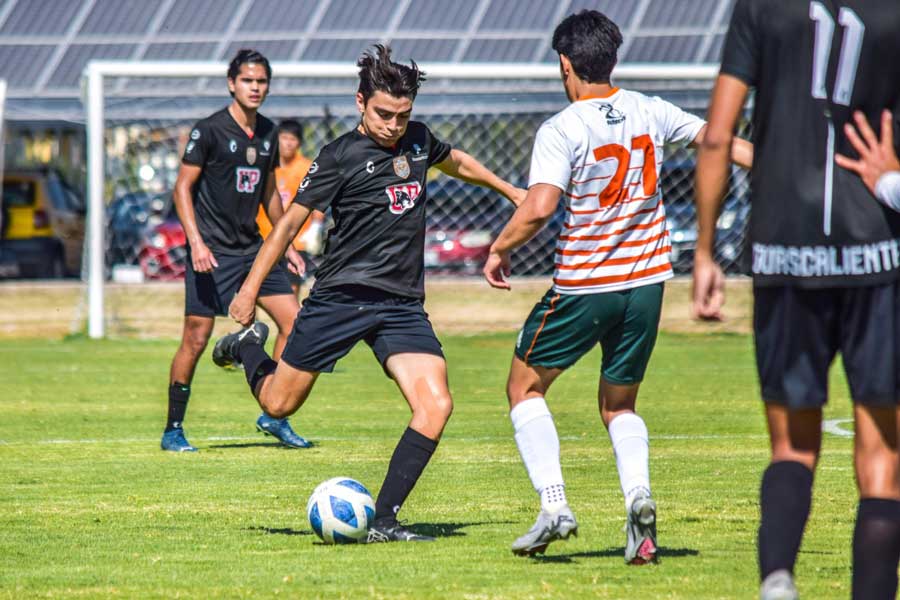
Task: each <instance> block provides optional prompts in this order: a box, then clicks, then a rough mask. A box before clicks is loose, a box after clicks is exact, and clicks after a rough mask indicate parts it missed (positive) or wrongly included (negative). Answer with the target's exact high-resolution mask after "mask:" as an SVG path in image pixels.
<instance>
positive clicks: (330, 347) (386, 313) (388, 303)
mask: <svg viewBox="0 0 900 600" xmlns="http://www.w3.org/2000/svg"><path fill="white" fill-rule="evenodd" d="M360 340H362V341H364V342H365V343H367V344H368V345H369V347H371V348H372V351H373V352H374V353H375V357H376V358H377V359H378V362H379V363H381V366H382V368H385V363H386V362H387V359H388V358H390V357H391V356H392V355H394V354H401V353H406V352H411V353H417V354H433V355H435V356H440V357H442V358H443V356H444V353H443V351H442V350H441V343H440V342H439V341H438V339H437V336H435V334H434V329H432V327H431V322H430V321H429V320H428V314H427V313H426V312H425V308H424V307H423V306H422V301H421V300H418V299H416V298H408V297H404V296H397V295H395V294H391V293H389V292H384V291H381V290H377V289H375V288H371V287H366V286H339V287H334V288H326V289H321V290H320V289H316V288H313V291H312V292H311V293H310V295H309V297H307V298H306V300H304V301H303V307H302V308H301V309H300V314H299V315H298V316H297V320H296V321H294V329H293V330H292V331H291V335H290V336H289V337H288V341H287V345H286V346H285V348H284V351H283V352H282V354H281V360H283V361H284V362H286V363H287V364H289V365H290V366H292V367H294V368H295V369H302V370H304V371H315V372H322V373H330V372H331V371H333V370H334V365H335V363H337V361H338V360H339V359H341V358H343V357H344V356H346V355H347V353H348V352H350V350H351V349H352V348H353V346H355V345H356V343H357V342H358V341H360ZM385 373H387V371H386V370H385Z"/></svg>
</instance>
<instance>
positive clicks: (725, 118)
mask: <svg viewBox="0 0 900 600" xmlns="http://www.w3.org/2000/svg"><path fill="white" fill-rule="evenodd" d="M747 90H748V88H747V85H746V84H745V83H744V82H743V81H741V80H739V79H737V78H736V77H732V76H730V75H720V76H719V78H718V79H717V80H716V85H715V88H714V89H713V93H712V102H711V103H710V107H709V119H708V123H707V125H706V127H705V131H704V134H703V136H702V140H701V142H700V144H699V148H698V151H697V169H696V175H695V189H696V192H695V195H694V201H695V202H696V205H697V247H696V250H695V251H694V272H693V280H694V281H693V283H694V300H693V313H694V316H695V317H697V318H700V319H710V320H718V319H721V318H722V305H723V304H724V303H725V277H724V275H723V273H722V269H721V268H720V267H719V266H718V265H717V264H716V262H715V258H714V253H713V244H714V243H715V237H716V220H717V219H718V215H719V208H720V206H721V203H722V198H723V196H724V195H725V189H726V186H727V185H728V175H729V170H728V164H729V162H730V160H731V159H732V154H733V142H734V133H733V132H734V128H735V125H736V124H737V120H738V117H739V116H740V114H741V110H742V108H743V106H744V100H745V99H746V97H747ZM751 160H752V158H751Z"/></svg>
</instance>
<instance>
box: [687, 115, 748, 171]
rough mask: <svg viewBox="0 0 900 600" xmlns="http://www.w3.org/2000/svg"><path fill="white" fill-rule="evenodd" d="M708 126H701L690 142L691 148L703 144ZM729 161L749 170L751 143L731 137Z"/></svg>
mask: <svg viewBox="0 0 900 600" xmlns="http://www.w3.org/2000/svg"><path fill="white" fill-rule="evenodd" d="M708 126H709V125H704V126H703V129H701V130H700V133H698V134H697V137H695V138H694V141H693V142H691V144H690V146H691V148H699V147H700V145H701V144H703V139H704V137H705V136H706V128H707V127H708ZM731 162H733V163H734V164H736V165H737V166H739V167H742V168H744V169H748V170H749V169H750V167H752V166H753V144H751V143H750V142H748V141H747V140H745V139H743V138H739V137H735V138H733V139H732V140H731Z"/></svg>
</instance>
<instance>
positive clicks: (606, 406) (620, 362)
mask: <svg viewBox="0 0 900 600" xmlns="http://www.w3.org/2000/svg"><path fill="white" fill-rule="evenodd" d="M621 43H622V35H621V33H620V32H619V28H618V27H617V26H616V24H615V23H613V22H612V21H611V20H609V19H608V18H607V17H606V16H605V15H603V14H601V13H599V12H597V11H582V12H580V13H578V14H574V15H570V16H569V17H567V18H566V19H564V20H563V21H562V22H561V23H560V24H559V26H558V27H557V28H556V31H555V32H554V34H553V49H554V50H556V51H557V52H558V53H559V61H560V74H561V76H562V80H563V86H564V87H565V90H566V96H567V97H568V98H569V100H570V101H571V102H572V104H570V105H569V106H568V107H567V108H565V109H564V110H563V111H561V112H560V113H558V114H556V115H555V116H553V117H552V118H550V119H548V120H547V121H546V122H544V124H543V125H542V126H541V128H540V130H539V131H538V133H537V137H536V139H535V144H534V152H533V155H532V161H531V174H530V181H529V188H528V196H527V197H526V200H525V202H524V203H523V204H522V205H521V206H520V207H519V208H518V209H517V210H516V212H515V214H514V215H513V217H512V219H511V220H510V222H509V223H508V224H507V225H506V227H505V228H504V230H503V231H502V232H501V233H500V236H499V237H498V238H497V240H496V241H495V242H494V244H493V245H492V247H491V253H490V255H489V257H488V260H487V264H485V267H484V274H485V277H486V278H487V280H488V282H489V283H490V284H491V285H492V286H494V287H497V288H501V289H508V288H509V283H508V282H507V281H506V279H505V278H506V276H508V275H509V270H510V262H509V256H510V253H511V252H512V251H513V250H514V249H515V248H517V247H519V246H521V245H522V244H524V243H525V242H526V241H528V240H529V239H531V237H532V236H533V235H534V234H536V233H537V232H538V230H540V228H541V227H543V226H544V225H545V224H546V223H547V221H548V220H549V219H550V218H551V216H552V215H553V213H554V212H555V211H556V208H557V206H558V204H559V201H560V199H561V198H562V199H564V200H565V206H566V220H565V223H564V225H563V230H562V232H561V233H560V237H559V242H558V243H557V248H556V271H555V273H554V277H553V287H552V288H551V289H550V290H549V291H548V292H547V294H546V295H545V296H544V298H543V299H542V300H541V301H540V302H539V303H538V304H537V305H536V306H535V307H534V309H533V310H532V312H531V314H530V315H529V316H528V319H527V320H526V322H525V325H524V326H523V328H522V331H521V333H520V334H519V339H518V341H517V343H516V350H515V356H514V358H513V364H512V367H511V369H510V374H509V380H508V383H507V395H508V397H509V404H510V417H511V419H512V422H513V428H514V430H515V439H516V444H517V445H518V447H519V452H520V453H521V455H522V459H523V461H524V462H525V466H526V469H527V470H528V474H529V477H530V478H531V481H532V483H533V484H534V487H535V490H536V491H537V492H538V494H539V495H540V498H541V512H540V513H539V515H538V518H537V521H536V522H535V524H534V526H533V527H532V528H531V530H529V531H528V532H527V533H525V535H523V536H521V537H520V538H519V539H517V540H516V541H515V542H514V543H513V546H512V550H513V552H515V553H516V554H524V555H531V554H534V553H536V552H543V551H544V550H545V549H546V548H547V545H548V544H549V543H550V542H553V541H554V540H557V539H565V538H567V537H568V536H569V535H572V534H574V533H576V532H577V524H576V522H575V516H574V515H573V514H572V511H571V510H570V509H569V506H568V503H567V501H566V495H565V484H564V481H563V477H562V470H561V467H560V459H559V437H558V434H557V432H556V427H555V425H554V424H553V417H552V415H551V414H550V411H549V409H548V408H547V404H546V402H545V400H544V396H545V394H546V393H547V391H548V390H549V388H550V386H551V384H552V383H553V381H554V380H555V379H556V378H557V377H558V376H559V375H560V374H561V373H562V372H563V371H564V370H565V369H566V368H568V367H570V366H572V365H573V364H575V362H576V361H577V360H578V359H579V358H581V356H583V355H584V354H586V353H587V352H589V351H590V350H591V349H592V348H593V347H594V346H596V345H597V344H598V343H599V344H600V345H601V346H602V348H603V361H602V374H601V379H600V390H599V400H600V415H601V417H602V419H603V423H604V424H605V425H606V427H607V429H608V431H609V436H610V439H611V441H612V446H613V450H614V452H615V456H616V466H617V468H618V471H619V479H620V482H621V485H622V492H623V494H624V496H625V511H626V515H627V516H626V518H627V524H626V534H627V541H626V546H625V561H626V562H628V563H630V564H643V563H646V562H651V561H654V560H655V559H656V552H657V545H656V504H655V502H654V500H653V499H652V497H651V494H650V475H649V440H648V434H647V427H646V425H645V424H644V421H643V420H642V419H641V418H640V417H639V416H638V415H637V414H636V413H635V402H636V399H637V393H638V388H639V386H640V382H641V380H642V379H643V377H644V372H645V370H646V367H647V363H648V361H649V359H650V355H651V353H652V351H653V346H654V343H655V341H656V332H657V327H658V325H659V315H660V309H661V306H662V295H663V281H664V280H666V279H668V278H670V277H672V267H671V265H670V264H669V251H670V249H671V245H670V242H669V232H668V230H667V228H666V216H665V208H664V199H663V198H662V196H661V194H660V190H659V185H658V179H659V170H660V166H661V165H662V162H663V148H664V146H665V145H666V144H670V143H681V144H691V145H694V144H698V143H699V142H701V141H702V139H703V135H704V132H705V129H706V124H705V122H704V121H703V120H702V119H700V118H698V117H695V116H693V115H690V114H688V113H686V112H684V111H682V110H681V109H680V108H678V107H676V106H674V105H673V104H670V103H669V102H666V101H664V100H662V99H660V98H650V97H647V96H644V95H643V94H640V93H637V92H631V91H627V90H622V89H619V88H617V87H614V86H612V85H611V83H610V73H611V72H612V69H613V67H614V66H615V64H616V53H617V50H618V47H619V45H621ZM732 159H733V160H734V161H735V162H736V163H738V164H740V165H741V166H744V167H749V166H750V163H751V162H752V160H753V148H752V146H751V145H750V144H749V143H748V142H746V141H744V140H736V141H735V143H734V145H733V147H732Z"/></svg>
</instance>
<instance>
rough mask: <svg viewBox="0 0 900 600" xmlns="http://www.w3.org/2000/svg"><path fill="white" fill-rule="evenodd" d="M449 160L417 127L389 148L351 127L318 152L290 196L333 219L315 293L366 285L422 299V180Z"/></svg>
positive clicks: (447, 150)
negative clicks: (347, 286)
mask: <svg viewBox="0 0 900 600" xmlns="http://www.w3.org/2000/svg"><path fill="white" fill-rule="evenodd" d="M449 154H450V146H449V145H447V144H445V143H443V142H440V141H438V140H437V139H436V138H435V137H434V135H432V133H431V131H429V129H428V128H427V127H426V126H425V125H424V124H422V123H419V122H416V121H410V123H409V125H408V127H407V129H406V134H405V135H404V136H403V137H402V138H400V140H399V141H398V142H397V144H396V145H395V146H394V147H393V148H385V147H383V146H380V145H379V144H378V143H377V142H375V140H373V139H372V138H370V137H368V136H367V135H365V134H362V133H360V132H359V131H358V130H356V129H354V130H353V131H351V132H349V133H346V134H344V135H342V136H341V137H339V138H338V139H336V140H335V141H333V142H331V143H330V144H328V145H327V146H325V147H324V148H322V150H321V152H320V153H319V156H318V157H316V160H315V161H314V162H313V163H312V165H311V166H310V167H309V173H308V174H307V176H306V178H305V179H304V180H303V181H302V182H301V184H300V188H299V189H298V190H297V195H296V196H295V197H294V202H297V203H299V204H302V205H303V206H306V207H309V208H312V209H317V210H320V211H325V210H326V209H328V208H329V207H330V208H331V215H332V218H333V219H334V227H332V229H331V231H330V232H329V233H328V241H327V243H326V246H325V259H324V261H323V262H322V264H321V265H320V266H319V268H318V270H317V271H316V286H315V287H316V288H328V287H334V286H339V285H348V284H352V285H366V286H370V287H374V288H378V289H381V290H385V291H387V292H390V293H392V294H397V295H399V296H409V297H414V298H424V296H425V288H424V264H423V262H424V253H425V175H426V172H427V171H428V167H430V166H431V165H433V164H436V163H439V162H441V161H443V160H444V159H445V158H447V156H448V155H449Z"/></svg>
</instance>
